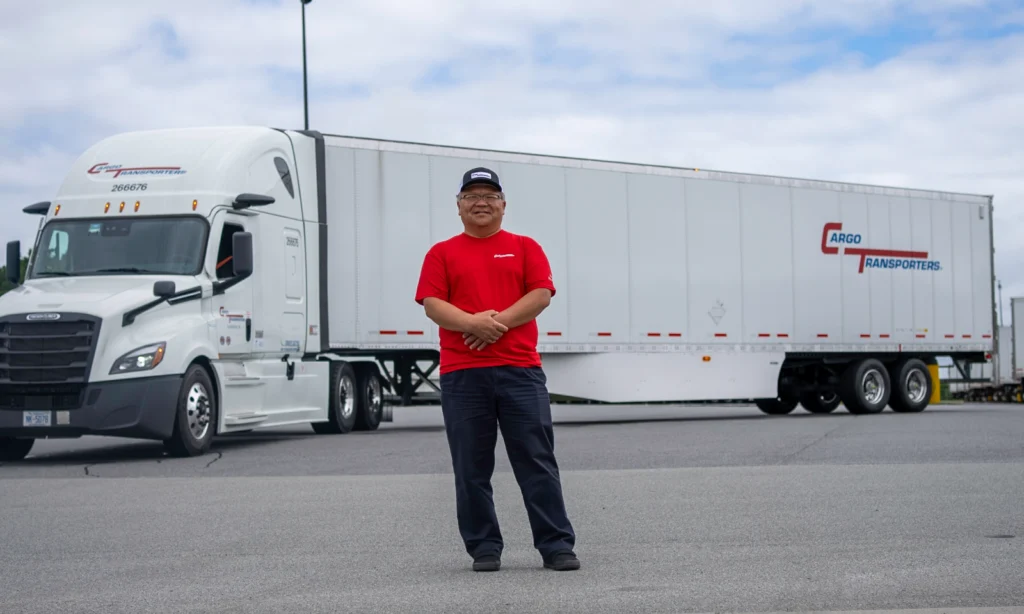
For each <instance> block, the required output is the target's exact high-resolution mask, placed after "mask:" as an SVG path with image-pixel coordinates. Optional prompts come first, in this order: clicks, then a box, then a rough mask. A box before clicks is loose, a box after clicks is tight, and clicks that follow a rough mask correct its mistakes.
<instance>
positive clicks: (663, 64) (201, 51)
mask: <svg viewBox="0 0 1024 614" xmlns="http://www.w3.org/2000/svg"><path fill="white" fill-rule="evenodd" d="M687 5H688V6H687V7H686V8H685V9H680V8H678V3H675V2H668V1H664V0H648V1H646V2H632V3H622V2H619V1H612V0H599V1H595V0H563V1H561V2H551V1H550V0H524V1H522V2H519V3H499V4H485V3H482V2H468V1H455V0H435V1H433V2H429V3H427V2H424V3H405V2H399V1H398V0H387V1H380V0H358V1H348V2H327V1H325V0H319V1H315V2H313V4H311V5H310V6H309V7H308V8H307V17H308V22H307V29H308V37H309V59H310V79H311V83H310V95H311V101H310V114H311V122H312V124H313V126H314V127H316V128H318V129H321V130H323V131H327V132H335V133H346V134H358V135H364V136H379V137H383V138H394V139H407V140H419V141H432V142H440V143H447V144H457V145H469V146H477V147H498V148H505V149H518V150H530V151H536V152H542V153H552V154H566V155H579V156H587V157H600V158H613V159H626V160H631V161H644V162H652V163H661V164H677V165H683V166H698V167H701V168H718V169H723V170H737V171H749V172H758V173H778V174H783V175H789V176H802V177H812V178H825V179H836V180H850V181H867V182H877V183H886V184H898V185H907V186H911V187H928V188H937V189H950V190H963V191H969V192H976V193H992V194H994V195H995V197H996V201H995V202H996V211H997V223H996V247H997V252H996V265H997V274H998V275H999V276H1000V277H1001V278H1002V279H1003V281H1004V296H1006V297H1009V296H1012V295H1024V247H1020V246H1019V241H1018V240H1017V238H1016V237H1017V236H1018V235H1020V234H1022V233H1024V173H1021V171H1020V169H1022V168H1024V147H1022V145H1021V143H1024V82H1022V81H1021V79H1020V76H1021V75H1024V36H1022V35H1021V34H1016V35H1007V36H1005V37H1003V38H1002V39H999V40H985V39H983V38H981V37H978V36H976V35H973V34H972V32H974V31H976V30H977V29H978V27H979V25H980V26H986V27H988V26H991V27H1013V26H1014V25H1017V26H1019V25H1022V24H1024V20H1022V13H1021V11H1020V10H1019V9H1014V8H1013V7H1014V5H1013V3H1011V2H1005V1H992V2H985V1H983V0H907V1H902V2H901V1H897V0H870V1H869V2H865V1H856V2H854V1H853V0H833V1H830V2H811V1H810V0H783V1H780V2H776V3H775V4H772V3H768V2H761V1H759V0H743V1H739V0H737V1H734V2H728V3H725V2H718V3H711V2H705V3H687ZM47 6H48V7H49V6H50V3H47ZM30 8H31V10H30ZM157 21H166V22H167V23H169V24H171V25H172V26H173V28H174V30H175V32H176V34H177V37H178V42H179V45H180V46H181V48H183V49H184V50H185V51H186V55H185V57H184V58H183V59H175V58H173V57H170V56H168V55H166V53H165V52H164V51H163V50H162V49H163V47H162V45H164V44H165V42H166V37H165V36H163V35H161V34H160V33H159V32H158V31H157V30H154V29H153V24H154V23H155V22H157ZM893 23H896V24H897V25H900V26H901V27H904V28H911V29H916V28H920V27H922V26H928V27H931V28H933V29H935V31H937V32H938V33H939V34H938V40H936V41H935V42H933V43H932V44H929V45H923V46H914V47H907V48H905V50H903V51H902V52H900V51H897V52H896V55H894V56H892V57H889V58H888V59H886V60H885V61H883V62H881V63H878V64H873V63H869V62H867V61H866V60H865V58H864V56H863V54H861V53H853V52H846V51H844V50H843V48H842V46H841V45H840V44H839V43H837V42H835V41H828V40H825V39H823V38H821V37H820V36H814V33H815V31H816V29H817V28H827V29H828V30H829V31H833V30H839V29H843V30H847V31H852V32H859V33H863V34H867V35H875V34H877V32H878V31H882V30H884V29H885V27H887V26H888V25H891V24H893ZM993 24H994V25H993ZM299 28H300V23H299V6H298V2H290V1H289V2H284V3H283V4H281V5H279V6H276V5H267V4H265V3H259V4H254V3H247V2H241V1H234V2H220V1H218V2H209V1H207V0H182V1H181V2H179V3H177V4H176V5H174V6H173V8H171V5H170V4H166V3H164V4H162V5H157V4H151V3H146V2H128V1H127V0H120V1H116V2H115V1H111V2H107V3H104V4H103V5H102V8H97V5H95V4H92V3H82V2H70V1H69V2H66V3H64V5H63V6H62V7H61V8H60V9H59V10H53V9H50V11H49V12H43V11H41V10H39V9H38V7H28V6H27V5H25V4H15V5H12V7H11V9H7V10H6V12H5V19H4V22H3V24H2V25H0V54H2V55H3V57H8V58H9V57H15V58H17V60H18V61H13V62H12V61H8V62H4V63H3V64H2V65H0V78H2V82H3V84H4V87H2V88H0V137H3V141H5V142H0V198H2V199H3V202H4V205H3V207H4V212H5V213H8V217H7V218H6V221H7V223H6V225H5V228H6V229H7V233H6V235H7V237H11V238H21V239H22V240H23V241H28V240H30V238H31V236H32V232H33V231H34V229H35V220H33V219H28V218H27V216H24V215H21V214H20V208H21V207H22V206H24V205H26V204H29V203H31V202H35V201H37V200H42V199H46V198H49V197H50V195H52V193H53V191H54V190H55V189H56V187H57V185H58V184H59V182H60V181H61V179H62V173H63V172H64V170H65V169H66V168H67V166H68V165H69V164H70V161H71V160H72V159H73V157H74V156H75V155H77V154H78V153H79V152H80V151H81V149H84V147H86V146H88V145H89V144H90V143H91V142H92V141H94V140H96V139H98V138H102V137H103V136H106V135H108V134H112V133H114V132H119V131H122V130H132V129H139V128H149V127H165V126H185V125H197V124H227V123H258V124H270V125H275V126H294V127H301V122H302V101H301V81H300V80H299V79H300V77H299V71H300V70H301V63H300V62H301V56H300V38H299V37H300V29H299ZM549 50H553V51H551V53H552V54H553V55H552V57H554V58H555V59H556V60H557V59H559V58H560V57H561V58H566V57H569V58H573V59H572V61H556V62H553V63H547V64H545V63H537V62H534V61H533V56H534V54H535V53H538V52H547V51H549ZM567 53H568V54H569V55H568V56H567V55H566V54H567ZM798 62H809V63H810V64H807V65H808V66H818V68H817V69H815V70H814V71H813V72H810V73H809V74H808V73H806V70H805V66H804V65H801V64H797V63H798ZM442 65H447V66H449V67H450V73H451V75H452V76H453V77H454V78H455V79H456V80H457V83H458V84H457V85H455V86H451V87H448V86H443V85H434V86H431V87H423V88H419V87H418V86H417V83H419V82H420V80H421V79H423V78H424V77H425V76H426V75H427V74H429V72H430V71H431V69H433V68H435V67H438V66H442ZM282 74H287V75H288V78H289V79H291V80H290V81H285V80H283V79H282V77H281V75H282ZM284 83H287V86H285V85H283V84H284ZM716 83H717V85H716ZM352 87H355V88H356V90H357V91H359V89H360V88H362V89H365V91H366V93H367V95H366V96H362V95H358V94H357V95H349V96H344V95H333V94H331V92H341V91H345V90H347V89H349V88H352ZM30 121H31V122H32V125H44V126H45V125H51V126H55V128H52V129H51V130H50V131H49V132H48V133H46V134H41V135H40V136H39V137H37V138H39V139H41V140H36V138H33V134H34V133H35V132H34V131H33V130H30V129H28V128H23V127H22V126H24V125H26V123H27V122H30ZM11 213H15V215H13V216H11V215H10V214H11ZM0 238H5V237H0Z"/></svg>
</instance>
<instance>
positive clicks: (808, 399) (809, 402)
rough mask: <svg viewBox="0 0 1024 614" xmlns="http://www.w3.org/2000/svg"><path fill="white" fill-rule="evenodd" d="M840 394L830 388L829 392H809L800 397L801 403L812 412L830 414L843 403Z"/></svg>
mask: <svg viewBox="0 0 1024 614" xmlns="http://www.w3.org/2000/svg"><path fill="white" fill-rule="evenodd" d="M841 402H842V401H841V399H840V398H839V394H837V393H836V392H835V391H833V390H830V391H828V392H816V391H815V392H808V393H804V394H803V395H801V397H800V405H803V407H804V409H806V410H807V411H808V412H809V413H812V414H830V413H832V412H834V411H835V410H836V408H837V407H839V404H840V403H841Z"/></svg>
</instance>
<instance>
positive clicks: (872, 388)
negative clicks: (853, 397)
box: [861, 369, 885, 405]
mask: <svg viewBox="0 0 1024 614" xmlns="http://www.w3.org/2000/svg"><path fill="white" fill-rule="evenodd" d="M861 392H862V393H863V394H864V400H865V401H867V402H868V403H870V404H872V405H877V404H878V403H879V402H881V400H882V399H883V398H884V396H885V380H884V379H882V373H881V372H880V371H878V369H871V370H869V371H868V372H867V373H865V374H864V378H863V379H862V380H861Z"/></svg>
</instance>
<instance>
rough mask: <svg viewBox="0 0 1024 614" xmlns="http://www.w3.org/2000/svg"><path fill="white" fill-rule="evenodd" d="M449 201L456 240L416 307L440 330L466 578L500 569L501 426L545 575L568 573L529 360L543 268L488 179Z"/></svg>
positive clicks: (474, 173) (481, 172) (551, 458)
mask: <svg viewBox="0 0 1024 614" xmlns="http://www.w3.org/2000/svg"><path fill="white" fill-rule="evenodd" d="M456 200H457V203H458V212H459V217H461V218H462V224H463V226H464V232H462V233H460V234H458V235H456V236H454V237H451V238H450V239H447V240H445V241H441V242H439V243H437V244H435V245H434V246H432V247H431V248H430V250H429V251H428V252H427V254H426V257H425V258H424V262H423V268H422V271H421V273H420V280H419V285H418V288H417V290H416V302H417V303H419V304H421V305H423V306H424V308H425V310H426V314H427V317H429V318H430V319H431V320H432V321H434V322H435V323H436V324H437V325H438V327H439V328H440V337H441V365H440V366H441V408H442V413H443V415H444V423H445V430H446V432H447V435H448V446H449V448H450V450H451V455H452V467H453V469H454V470H455V493H456V505H457V516H458V524H459V533H460V534H461V536H462V539H463V541H464V543H465V546H466V551H467V552H468V553H469V555H470V556H472V557H473V569H474V570H475V571H497V570H498V569H500V568H501V554H502V549H503V546H504V544H503V541H502V537H501V531H500V530H499V528H498V519H497V516H496V514H495V511H494V501H493V499H492V490H491V476H492V474H493V473H494V448H495V444H496V443H497V428H498V425H499V424H500V425H501V434H502V438H503V440H504V442H505V447H506V449H507V451H508V456H509V461H510V462H511V464H512V469H513V472H514V474H515V477H516V481H517V482H518V483H519V488H520V490H521V492H522V496H523V501H524V503H525V504H526V511H527V514H528V517H529V520H530V527H531V529H532V531H533V544H534V547H535V548H537V550H538V551H539V552H540V554H541V557H542V559H543V562H544V566H545V567H546V568H548V569H555V570H559V571H562V570H571V569H579V566H580V562H579V559H578V558H576V554H575V553H574V552H573V546H574V545H575V540H576V536H575V533H574V531H573V527H572V524H571V523H570V522H569V518H568V517H567V514H566V511H565V504H564V502H563V499H562V487H561V483H560V478H559V472H558V464H557V463H556V461H555V455H554V438H553V433H552V423H551V407H550V405H549V401H548V399H549V397H548V391H547V378H546V376H545V374H544V371H543V370H542V368H541V361H540V355H539V354H538V353H537V335H538V332H537V322H536V320H535V318H536V317H537V316H538V315H539V314H540V313H541V312H542V311H543V310H544V308H545V307H547V306H548V304H549V303H550V301H551V297H552V296H554V294H555V286H554V283H553V281H552V275H551V267H550V265H549V263H548V260H547V256H546V255H545V254H544V251H543V250H542V249H541V247H540V245H539V244H538V243H537V242H536V241H534V240H533V239H531V238H529V237H526V236H522V235H516V234H513V233H510V232H508V231H506V230H503V229H502V228H501V222H502V218H503V217H504V215H505V204H506V203H505V196H504V194H503V193H502V187H501V183H500V182H499V180H498V175H497V174H496V173H495V172H494V171H492V170H490V169H486V168H474V169H471V170H469V171H467V172H466V174H465V175H464V176H463V178H462V187H461V189H460V190H459V194H458V196H457V197H456Z"/></svg>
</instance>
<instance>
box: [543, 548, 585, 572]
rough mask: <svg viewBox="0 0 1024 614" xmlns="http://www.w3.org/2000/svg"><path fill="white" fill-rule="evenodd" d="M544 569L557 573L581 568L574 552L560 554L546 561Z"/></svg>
mask: <svg viewBox="0 0 1024 614" xmlns="http://www.w3.org/2000/svg"><path fill="white" fill-rule="evenodd" d="M544 567H546V568H548V569H554V570H555V571H571V570H574V569H579V568H580V560H579V559H578V558H576V555H575V554H573V553H572V552H558V553H556V554H554V555H552V556H551V558H549V559H547V560H546V561H544Z"/></svg>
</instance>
